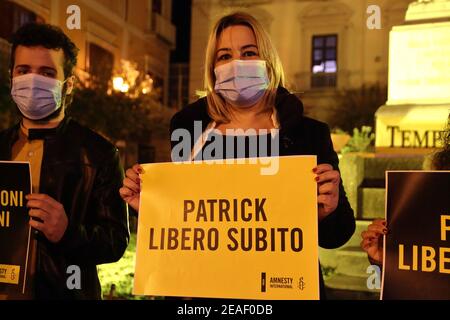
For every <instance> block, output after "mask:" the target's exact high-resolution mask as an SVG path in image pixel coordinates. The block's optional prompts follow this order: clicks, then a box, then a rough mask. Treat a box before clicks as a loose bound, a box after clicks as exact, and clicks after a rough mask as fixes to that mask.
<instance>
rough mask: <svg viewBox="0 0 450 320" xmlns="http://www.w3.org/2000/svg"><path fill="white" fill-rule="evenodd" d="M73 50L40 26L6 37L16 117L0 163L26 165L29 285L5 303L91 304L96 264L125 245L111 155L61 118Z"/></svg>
mask: <svg viewBox="0 0 450 320" xmlns="http://www.w3.org/2000/svg"><path fill="white" fill-rule="evenodd" d="M77 52H78V49H77V48H76V46H75V45H74V44H73V43H72V42H71V41H70V39H69V38H68V37H67V36H66V35H65V34H64V33H63V32H62V31H61V30H60V29H59V28H56V27H53V26H50V25H47V24H28V25H25V26H23V27H21V28H20V29H19V30H18V31H17V32H16V34H15V35H14V36H13V38H12V49H11V64H10V72H11V78H12V79H11V85H12V90H11V95H12V98H13V100H14V101H15V103H16V105H17V107H18V109H19V111H20V113H21V115H22V120H21V122H20V123H19V124H17V125H16V126H14V127H12V128H10V129H8V130H6V131H4V132H2V133H0V160H6V161H9V160H13V161H27V162H30V164H31V172H32V184H33V194H31V195H28V196H27V207H28V208H29V209H30V210H29V215H30V222H29V224H30V226H31V227H32V228H33V230H34V237H33V238H34V239H33V242H32V245H31V248H32V250H31V259H30V260H31V266H30V268H29V270H27V271H28V274H29V276H28V279H31V282H30V283H31V284H32V285H31V286H28V288H29V290H28V292H27V294H26V295H25V296H22V295H19V296H9V298H13V299H21V298H27V299H29V298H32V299H99V298H101V288H100V283H99V280H98V275H97V268H96V265H98V264H102V263H110V262H115V261H117V260H119V259H120V258H121V257H122V255H123V253H124V251H125V249H126V247H127V245H128V240H129V228H128V212H127V209H126V206H125V203H124V202H123V201H122V200H121V198H120V196H119V192H118V190H119V189H120V187H121V184H122V177H123V170H122V168H121V166H120V163H119V155H118V150H117V149H116V148H115V147H114V146H113V145H112V144H111V143H109V142H108V141H106V140H105V139H104V138H102V137H101V136H100V135H98V134H96V133H94V132H93V131H91V130H89V129H87V128H85V127H83V126H81V125H79V124H78V123H76V122H75V121H73V120H72V119H70V118H68V117H65V110H66V108H67V107H68V105H69V103H70V95H71V94H72V92H73V87H74V76H73V68H74V67H75V65H76V61H77ZM69 266H78V267H79V268H80V271H81V272H80V278H81V279H80V281H81V283H80V284H81V288H80V287H78V288H77V287H76V288H75V289H73V286H70V285H68V284H67V283H70V282H71V281H68V278H69V277H70V276H71V275H72V274H73V270H76V269H77V268H76V267H75V269H74V267H71V268H69ZM68 270H72V271H69V272H68ZM75 283H76V281H75ZM69 287H70V288H69Z"/></svg>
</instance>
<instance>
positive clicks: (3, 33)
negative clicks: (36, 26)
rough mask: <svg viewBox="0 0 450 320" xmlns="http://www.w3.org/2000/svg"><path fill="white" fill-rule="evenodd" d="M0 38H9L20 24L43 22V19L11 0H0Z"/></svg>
mask: <svg viewBox="0 0 450 320" xmlns="http://www.w3.org/2000/svg"><path fill="white" fill-rule="evenodd" d="M0 12H1V13H2V15H1V16H2V18H1V19H0V38H3V39H7V40H9V39H10V38H11V36H12V35H13V34H14V32H16V31H17V29H19V28H20V27H21V26H23V25H24V24H27V23H30V22H44V19H43V18H41V17H40V16H38V15H36V14H35V13H34V12H33V11H30V10H28V9H26V8H24V7H22V6H19V5H18V4H15V3H13V2H11V1H0Z"/></svg>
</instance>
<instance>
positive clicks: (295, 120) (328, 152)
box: [170, 88, 355, 297]
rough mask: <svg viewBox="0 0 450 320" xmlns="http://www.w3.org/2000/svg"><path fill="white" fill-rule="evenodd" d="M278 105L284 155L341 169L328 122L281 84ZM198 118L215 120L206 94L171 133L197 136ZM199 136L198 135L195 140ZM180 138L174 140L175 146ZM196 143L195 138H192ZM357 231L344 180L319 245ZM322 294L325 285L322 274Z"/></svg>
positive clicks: (178, 117)
mask: <svg viewBox="0 0 450 320" xmlns="http://www.w3.org/2000/svg"><path fill="white" fill-rule="evenodd" d="M275 108H276V110H277V114H278V122H279V123H280V131H279V135H280V156H288V155H316V156H317V162H318V164H322V163H328V164H330V165H332V166H333V168H334V169H335V170H339V160H338V157H337V155H336V152H335V151H334V150H333V144H332V141H331V136H330V130H329V128H328V126H327V125H326V124H325V123H322V122H320V121H317V120H314V119H311V118H308V117H305V116H304V115H303V105H302V103H301V101H300V100H299V99H298V98H297V97H296V96H295V95H293V94H290V93H289V92H288V91H287V90H286V89H284V88H279V89H278V92H277V97H276V101H275ZM194 121H201V122H202V127H203V130H205V129H206V126H207V125H208V124H209V123H210V122H211V121H212V119H211V117H210V116H209V115H208V112H207V102H206V98H202V99H199V100H198V101H196V102H194V103H193V104H191V105H189V106H187V107H186V108H184V109H182V110H181V111H179V112H178V113H177V114H175V115H174V117H173V118H172V121H171V128H170V133H172V132H173V131H174V130H175V129H179V128H183V129H187V130H188V131H189V132H190V134H191V136H193V137H194ZM197 138H198V137H194V139H193V140H194V141H196V140H197ZM175 144H176V142H172V147H174V145H175ZM191 144H192V146H191V147H193V142H191ZM354 231H355V218H354V215H353V210H352V208H351V207H350V204H349V202H348V199H347V196H346V194H345V191H344V187H343V185H342V182H340V184H339V203H338V207H337V208H336V210H335V211H334V212H333V213H331V214H330V215H328V216H327V217H326V218H324V219H323V220H322V221H321V222H320V223H319V245H320V246H321V247H322V248H326V249H334V248H338V247H340V246H342V245H344V244H345V243H346V242H347V241H348V240H349V239H350V238H351V236H352V235H353V233H354ZM321 296H322V297H324V286H323V280H322V277H321Z"/></svg>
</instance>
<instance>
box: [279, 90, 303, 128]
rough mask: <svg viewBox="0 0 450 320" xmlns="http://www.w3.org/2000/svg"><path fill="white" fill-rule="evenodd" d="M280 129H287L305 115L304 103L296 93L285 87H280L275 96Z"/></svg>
mask: <svg viewBox="0 0 450 320" xmlns="http://www.w3.org/2000/svg"><path fill="white" fill-rule="evenodd" d="M275 110H276V111H277V117H278V122H279V123H280V130H282V131H287V130H289V129H290V128H291V127H293V126H294V125H295V124H297V123H298V122H299V121H300V120H301V119H302V117H303V103H302V102H301V100H300V99H299V98H298V97H297V96H296V95H295V94H292V93H290V92H289V91H288V90H286V89H285V88H283V87H278V89H277V95H276V98H275Z"/></svg>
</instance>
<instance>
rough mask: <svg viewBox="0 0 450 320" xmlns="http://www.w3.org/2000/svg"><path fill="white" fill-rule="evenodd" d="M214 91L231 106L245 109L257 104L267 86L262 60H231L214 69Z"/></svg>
mask: <svg viewBox="0 0 450 320" xmlns="http://www.w3.org/2000/svg"><path fill="white" fill-rule="evenodd" d="M214 73H215V75H216V84H215V87H214V90H215V91H216V92H217V93H219V94H220V95H221V96H222V97H223V98H224V99H225V100H226V101H227V102H228V103H230V104H231V105H233V106H236V107H240V108H246V107H251V106H252V105H254V104H255V103H257V102H258V101H259V100H260V99H261V98H262V97H263V96H264V93H265V91H266V90H267V88H268V86H269V78H268V76H267V68H266V62H265V61H264V60H233V61H231V62H229V63H226V64H223V65H221V66H218V67H216V68H215V69H214Z"/></svg>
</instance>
